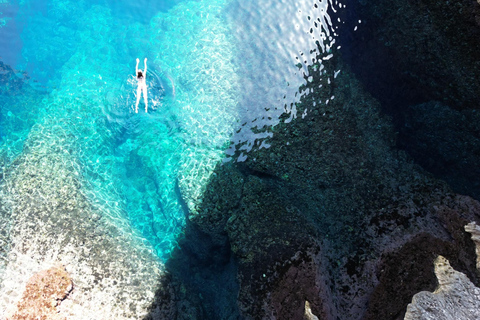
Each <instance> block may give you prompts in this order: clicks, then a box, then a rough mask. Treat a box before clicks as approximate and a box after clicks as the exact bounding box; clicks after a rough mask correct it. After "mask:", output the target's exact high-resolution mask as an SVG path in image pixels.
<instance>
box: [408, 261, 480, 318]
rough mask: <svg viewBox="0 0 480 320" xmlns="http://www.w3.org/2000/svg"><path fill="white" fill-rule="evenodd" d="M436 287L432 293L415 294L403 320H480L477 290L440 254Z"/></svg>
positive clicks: (436, 272) (437, 264) (436, 273)
mask: <svg viewBox="0 0 480 320" xmlns="http://www.w3.org/2000/svg"><path fill="white" fill-rule="evenodd" d="M435 275H436V277H437V280H438V287H437V289H436V290H435V292H433V293H431V292H420V293H417V294H416V295H415V296H414V297H413V300H412V303H411V304H409V305H408V308H407V313H406V315H405V320H472V319H480V289H479V288H477V287H476V286H475V285H474V284H473V283H472V282H471V281H470V279H468V277H467V276H466V275H465V274H463V273H461V272H458V271H455V270H454V269H453V268H452V267H451V266H450V263H449V262H448V260H447V259H445V258H444V257H442V256H438V257H437V259H435Z"/></svg>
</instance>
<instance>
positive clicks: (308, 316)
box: [303, 300, 318, 320]
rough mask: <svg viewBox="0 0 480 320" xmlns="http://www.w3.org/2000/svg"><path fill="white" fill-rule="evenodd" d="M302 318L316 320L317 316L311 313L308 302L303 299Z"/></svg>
mask: <svg viewBox="0 0 480 320" xmlns="http://www.w3.org/2000/svg"><path fill="white" fill-rule="evenodd" d="M303 320H318V317H317V316H316V315H314V314H313V312H312V308H311V307H310V302H308V300H305V314H304V316H303Z"/></svg>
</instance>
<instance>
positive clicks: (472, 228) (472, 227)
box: [465, 222, 480, 270]
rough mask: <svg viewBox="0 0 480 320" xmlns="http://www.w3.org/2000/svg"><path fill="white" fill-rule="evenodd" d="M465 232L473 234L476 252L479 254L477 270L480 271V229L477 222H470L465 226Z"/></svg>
mask: <svg viewBox="0 0 480 320" xmlns="http://www.w3.org/2000/svg"><path fill="white" fill-rule="evenodd" d="M465 231H467V232H469V233H471V234H472V240H473V242H474V243H475V252H476V254H477V269H478V270H480V227H479V226H478V225H477V224H476V223H475V222H470V223H469V224H467V225H466V226H465Z"/></svg>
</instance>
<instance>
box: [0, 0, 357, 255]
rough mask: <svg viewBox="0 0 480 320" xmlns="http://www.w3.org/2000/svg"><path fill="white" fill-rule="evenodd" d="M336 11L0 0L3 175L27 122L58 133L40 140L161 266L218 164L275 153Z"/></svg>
mask: <svg viewBox="0 0 480 320" xmlns="http://www.w3.org/2000/svg"><path fill="white" fill-rule="evenodd" d="M344 9H345V6H342V4H339V3H338V2H337V1H335V2H333V1H331V0H330V1H316V2H315V5H312V3H310V2H308V1H301V2H295V1H286V0H281V1H273V0H263V1H239V0H209V1H180V0H175V1H147V0H140V1H138V0H135V1H131V0H120V1H118V0H115V1H106V0H81V1H77V0H76V1H69V0H49V1H47V0H37V1H33V0H32V1H30V0H1V1H0V63H1V65H0V66H1V67H0V81H1V82H0V161H1V167H2V168H3V169H2V172H4V171H6V168H8V167H9V166H10V165H12V163H14V162H15V159H17V158H18V157H19V156H21V154H22V152H24V148H25V146H24V144H25V142H26V141H28V139H29V135H30V134H31V131H32V130H33V129H32V128H34V129H35V132H38V131H40V132H45V134H46V135H47V134H50V133H51V132H52V128H56V127H59V128H62V135H63V136H62V137H61V139H54V138H51V139H50V138H48V139H46V140H45V143H46V144H55V143H58V145H56V146H55V147H56V148H60V149H62V150H65V152H68V153H71V154H74V155H75V156H74V162H75V166H76V167H77V168H79V171H80V172H81V176H80V178H79V181H80V183H81V184H82V190H83V192H84V194H85V195H86V196H87V197H88V199H89V201H90V202H91V204H92V205H93V206H94V207H96V208H98V210H99V211H101V212H106V213H107V215H108V216H109V218H110V219H111V220H112V221H115V223H117V224H118V225H119V226H122V225H125V226H126V227H125V228H126V229H125V230H127V229H128V228H129V227H131V228H133V230H136V232H138V234H139V236H140V237H141V238H142V239H143V241H144V243H145V244H146V245H148V246H151V247H152V250H154V252H155V253H156V255H157V256H158V257H159V258H160V259H161V260H162V261H165V260H167V259H168V257H169V254H170V253H171V251H172V249H173V248H174V247H175V246H176V241H177V237H178V236H179V234H181V233H182V228H183V226H184V225H185V221H186V219H188V217H189V215H194V214H196V209H197V207H198V205H199V204H200V203H201V200H202V194H203V192H204V188H205V186H206V184H207V182H208V181H209V178H210V175H211V174H212V172H213V169H214V168H215V166H217V165H218V164H221V163H225V162H228V161H239V162H241V161H245V159H247V158H248V157H249V152H250V151H251V150H252V149H259V148H269V146H270V145H269V144H268V142H267V139H268V138H269V137H271V136H272V135H273V132H272V128H274V127H275V126H276V125H277V124H278V123H279V122H280V121H285V122H290V121H301V120H302V118H304V117H305V116H306V115H307V112H308V110H305V111H303V113H302V114H297V110H296V102H298V101H299V99H300V98H301V96H302V95H303V94H305V92H303V93H300V92H299V90H298V88H299V87H300V86H301V85H302V84H305V83H306V82H307V81H309V74H308V70H307V69H306V66H307V65H308V64H311V63H312V62H315V59H316V58H317V57H318V56H319V55H323V57H324V59H326V60H328V59H330V58H331V56H332V55H333V54H332V48H335V49H338V45H337V44H336V43H335V38H336V33H335V30H336V26H335V25H336V24H340V23H342V21H341V19H340V18H335V17H334V16H333V15H334V14H335V13H336V12H337V11H341V10H344ZM334 19H335V20H334ZM359 24H360V21H359ZM319 50H321V51H323V52H319ZM137 58H139V59H140V65H139V68H141V69H143V68H144V65H143V62H144V58H148V62H147V63H148V70H147V77H146V79H147V85H148V102H149V109H148V113H146V112H145V110H144V104H143V99H140V105H139V112H138V113H135V111H134V109H135V100H136V79H135V77H134V73H135V61H136V59H137ZM320 64H321V61H320ZM338 72H340V70H337V71H336V72H335V75H336V74H338ZM331 99H334V96H332V97H331ZM319 103H328V100H327V101H324V102H319ZM282 115H284V118H283V120H282V119H281V116H282ZM285 115H286V116H285ZM54 131H55V130H54ZM57 138H58V137H57ZM49 147H52V146H51V145H49ZM38 165H39V166H41V165H42V164H41V163H39V164H38ZM4 188H7V187H6V186H4Z"/></svg>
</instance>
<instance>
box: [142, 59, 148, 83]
mask: <svg viewBox="0 0 480 320" xmlns="http://www.w3.org/2000/svg"><path fill="white" fill-rule="evenodd" d="M143 62H144V63H145V71H144V72H143V73H145V75H144V77H145V78H146V77H147V58H145V60H143Z"/></svg>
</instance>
